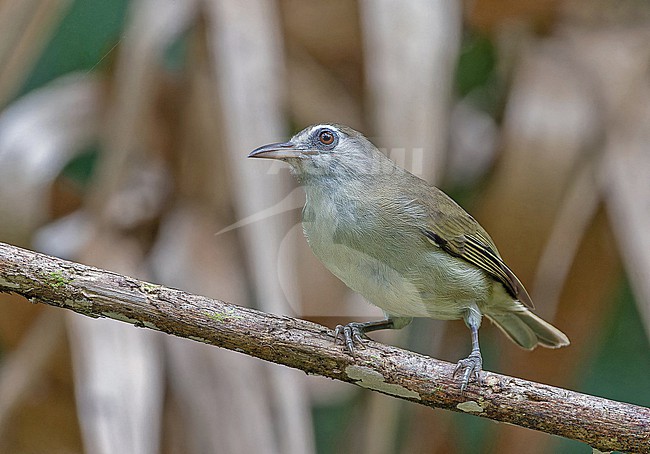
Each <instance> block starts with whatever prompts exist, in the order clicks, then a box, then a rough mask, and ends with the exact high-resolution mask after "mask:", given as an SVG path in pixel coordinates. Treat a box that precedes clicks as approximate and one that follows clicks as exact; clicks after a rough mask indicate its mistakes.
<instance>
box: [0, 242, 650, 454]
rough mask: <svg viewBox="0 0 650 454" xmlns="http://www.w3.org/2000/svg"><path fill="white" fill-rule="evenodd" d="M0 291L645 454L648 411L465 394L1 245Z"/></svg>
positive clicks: (542, 390)
mask: <svg viewBox="0 0 650 454" xmlns="http://www.w3.org/2000/svg"><path fill="white" fill-rule="evenodd" d="M0 292H13V293H17V294H19V295H22V296H24V297H25V298H27V299H29V300H30V301H32V302H41V303H45V304H49V305H51V306H58V307H64V308H67V309H71V310H73V311H75V312H78V313H80V314H83V315H87V316H89V317H108V318H113V319H116V320H121V321H124V322H127V323H132V324H134V325H135V326H138V327H146V328H150V329H154V330H158V331H163V332H165V333H169V334H173V335H175V336H180V337H186V338H189V339H194V340H197V341H199V342H204V343H206V344H212V345H216V346H218V347H223V348H227V349H229V350H235V351H238V352H241V353H244V354H247V355H251V356H255V357H257V358H261V359H264V360H267V361H271V362H274V363H278V364H284V365H285V366H289V367H293V368H296V369H300V370H303V371H305V372H306V373H308V374H317V375H322V376H324V377H329V378H333V379H336V380H341V381H345V382H349V383H354V384H356V385H358V386H362V387H364V388H368V389H372V390H375V391H379V392H381V393H384V394H389V395H392V396H394V397H397V398H400V399H405V400H410V401H412V402H416V403H419V404H422V405H427V406H430V407H435V408H444V409H448V410H454V411H461V412H465V413H471V414H474V415H476V416H481V417H484V418H489V419H493V420H495V421H501V422H507V423H511V424H516V425H518V426H522V427H527V428H530V429H535V430H539V431H543V432H547V433H550V434H555V435H561V436H563V437H567V438H572V439H575V440H579V441H583V442H585V443H587V444H589V445H590V446H592V447H594V448H597V449H599V450H601V451H611V450H617V451H627V452H650V409H648V408H645V407H639V406H636V405H631V404H627V403H622V402H616V401H612V400H608V399H603V398H600V397H594V396H589V395H586V394H581V393H577V392H574V391H569V390H566V389H561V388H555V387H552V386H548V385H544V384H541V383H535V382H530V381H526V380H521V379H518V378H514V377H508V376H505V375H499V374H494V373H491V372H484V373H483V378H484V381H485V383H484V385H483V386H482V387H479V386H477V385H476V384H470V386H469V387H468V388H467V390H466V391H465V392H464V393H461V392H460V389H459V386H458V382H457V381H456V380H454V379H453V378H452V373H453V369H454V365H453V364H451V363H447V362H444V361H439V360H436V359H433V358H428V357H426V356H422V355H418V354H415V353H412V352H409V351H405V350H401V349H399V348H395V347H391V346H389V345H383V344H380V343H377V342H372V341H368V342H367V347H366V348H365V349H359V350H357V352H358V353H357V354H356V356H355V357H352V356H350V355H349V354H348V353H346V350H345V348H344V347H343V346H341V345H335V344H334V337H333V333H332V331H331V330H330V329H328V328H326V327H324V326H321V325H317V324H314V323H311V322H307V321H304V320H299V319H295V318H291V317H287V316H282V315H273V314H267V313H264V312H260V311H257V310H254V309H249V308H245V307H240V306H236V305H234V304H230V303H226V302H223V301H219V300H213V299H210V298H206V297H203V296H198V295H193V294H190V293H185V292H182V291H180V290H176V289H171V288H168V287H163V286H160V285H155V284H150V283H148V282H143V281H139V280H137V279H134V278H131V277H128V276H123V275H120V274H117V273H113V272H110V271H105V270H100V269H97V268H93V267H89V266H85V265H81V264H79V263H74V262H69V261H66V260H61V259H58V258H54V257H50V256H47V255H43V254H38V253H35V252H31V251H28V250H25V249H20V248H17V247H14V246H10V245H8V244H4V243H0Z"/></svg>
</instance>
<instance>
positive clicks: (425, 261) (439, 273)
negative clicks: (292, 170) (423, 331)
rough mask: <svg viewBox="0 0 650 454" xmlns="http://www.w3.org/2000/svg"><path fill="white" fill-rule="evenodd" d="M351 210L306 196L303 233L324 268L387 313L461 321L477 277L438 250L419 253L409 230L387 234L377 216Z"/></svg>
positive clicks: (326, 199) (329, 200) (417, 241)
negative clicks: (458, 319) (465, 302)
mask: <svg viewBox="0 0 650 454" xmlns="http://www.w3.org/2000/svg"><path fill="white" fill-rule="evenodd" d="M314 202H315V203H314ZM353 207H354V204H353V203H352V204H350V203H347V204H346V203H337V201H336V200H335V199H333V198H330V197H321V198H319V199H317V200H314V195H313V194H311V197H310V194H309V193H308V199H307V205H306V206H305V208H304V210H303V230H304V233H305V236H306V237H307V241H308V243H309V245H310V247H311V249H312V250H313V252H314V254H315V255H316V257H318V258H319V259H320V260H321V262H322V263H323V264H324V265H325V267H326V268H327V269H328V270H330V271H331V272H332V273H333V274H334V275H335V276H337V277H338V278H339V279H341V280H342V281H343V282H344V283H345V284H346V285H347V286H348V287H350V288H351V289H353V290H355V291H357V292H358V293H360V294H361V295H363V296H364V297H365V298H366V299H367V300H368V301H369V302H371V303H373V304H374V305H376V306H378V307H380V308H381V309H383V310H384V311H386V312H387V313H389V314H393V315H396V316H407V317H432V318H438V319H455V318H459V317H461V316H462V313H463V311H464V309H465V306H463V301H467V302H470V301H472V300H473V299H474V297H475V296H476V295H475V293H476V291H477V289H475V288H474V286H473V284H472V281H473V280H475V279H476V277H477V276H478V279H479V281H480V280H481V279H482V278H483V276H482V273H480V272H478V270H474V269H472V268H471V267H469V266H466V265H465V264H463V263H460V262H459V261H458V259H456V258H454V257H451V256H449V255H448V254H447V253H445V252H443V251H440V250H434V249H431V250H422V248H423V245H422V243H421V242H420V241H421V238H419V237H416V236H415V235H414V234H412V232H411V233H404V232H403V234H399V235H394V234H391V233H390V232H389V229H386V228H385V225H383V224H385V221H384V220H382V218H381V216H378V217H373V216H372V210H355V209H353ZM382 227H383V228H382ZM468 289H469V290H468ZM478 291H481V290H478ZM468 294H469V295H468Z"/></svg>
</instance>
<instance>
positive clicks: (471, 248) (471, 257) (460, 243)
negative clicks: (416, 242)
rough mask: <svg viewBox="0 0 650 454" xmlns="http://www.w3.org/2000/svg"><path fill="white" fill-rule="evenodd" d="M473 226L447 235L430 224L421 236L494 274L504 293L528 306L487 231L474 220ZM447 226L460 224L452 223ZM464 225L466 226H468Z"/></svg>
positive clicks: (529, 304)
mask: <svg viewBox="0 0 650 454" xmlns="http://www.w3.org/2000/svg"><path fill="white" fill-rule="evenodd" d="M468 220H471V221H472V222H473V223H475V222H476V221H474V220H473V219H472V218H471V217H469V216H468ZM447 221H449V220H447ZM452 222H453V221H452ZM446 225H447V226H448V227H450V225H449V224H448V223H446ZM476 226H477V228H476V229H475V230H474V232H472V233H468V234H462V235H456V236H451V237H450V236H448V235H446V234H445V233H443V232H440V233H438V232H436V231H435V230H436V228H435V227H434V226H430V228H427V229H426V230H425V231H424V235H425V236H426V237H427V239H428V240H429V241H430V242H431V243H432V244H434V245H435V246H437V247H440V248H441V249H443V250H444V251H446V252H448V253H449V254H451V255H453V256H455V257H459V258H461V259H463V260H465V261H467V262H469V263H471V264H472V265H474V266H476V267H478V268H480V269H482V270H483V271H485V272H486V273H488V274H489V275H490V276H492V277H494V278H495V279H496V280H497V281H499V282H501V283H502V284H503V286H504V287H505V288H506V290H507V291H508V293H510V294H511V295H512V296H513V297H514V298H516V299H517V300H519V301H520V302H522V303H523V304H525V305H526V306H528V307H530V308H531V309H532V308H533V301H532V300H531V298H530V295H528V292H527V291H526V289H525V288H524V286H523V284H522V283H521V281H520V280H519V279H518V278H517V276H515V273H513V272H512V270H510V268H508V266H507V265H506V264H505V263H504V262H503V260H502V259H501V257H500V256H499V253H498V252H497V250H496V246H494V243H493V242H492V240H491V239H490V238H489V236H487V233H483V232H482V229H481V228H480V227H478V223H476ZM451 227H452V228H453V227H460V226H453V225H452V226H451ZM464 227H465V228H467V227H471V226H464ZM470 231H471V230H470Z"/></svg>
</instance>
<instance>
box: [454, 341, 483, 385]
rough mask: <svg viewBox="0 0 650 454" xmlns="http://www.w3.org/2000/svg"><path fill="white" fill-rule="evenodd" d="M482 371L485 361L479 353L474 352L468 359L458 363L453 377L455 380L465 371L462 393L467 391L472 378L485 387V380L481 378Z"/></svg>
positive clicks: (461, 383) (462, 379)
mask: <svg viewBox="0 0 650 454" xmlns="http://www.w3.org/2000/svg"><path fill="white" fill-rule="evenodd" d="M482 369H483V359H482V358H481V353H480V352H478V351H473V352H472V353H471V354H470V355H469V356H468V357H467V358H465V359H461V360H460V361H458V364H456V368H455V369H454V373H453V377H454V378H455V377H456V375H457V374H458V372H459V371H461V370H462V371H463V373H462V376H461V377H462V378H461V381H460V392H464V391H465V388H467V385H468V384H469V381H470V379H471V378H472V377H473V378H474V379H475V380H476V382H477V383H478V384H479V385H483V379H482V378H481V370H482Z"/></svg>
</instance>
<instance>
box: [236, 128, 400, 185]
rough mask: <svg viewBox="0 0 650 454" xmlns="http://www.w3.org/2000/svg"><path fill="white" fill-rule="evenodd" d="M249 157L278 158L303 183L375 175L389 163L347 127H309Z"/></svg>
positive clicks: (369, 143) (359, 134)
mask: <svg viewBox="0 0 650 454" xmlns="http://www.w3.org/2000/svg"><path fill="white" fill-rule="evenodd" d="M248 157H249V158H270V159H279V160H282V161H285V162H287V163H288V164H290V165H291V167H292V170H293V172H294V173H295V174H296V175H297V176H298V178H300V179H302V180H309V179H312V178H318V177H341V176H344V175H354V176H356V177H357V178H362V177H364V176H365V175H369V176H371V175H373V174H376V172H377V171H381V170H382V169H384V168H385V167H386V166H390V167H391V168H392V163H391V161H390V160H388V159H387V158H386V157H385V156H384V155H383V154H381V153H380V152H379V150H377V148H376V147H375V146H374V145H373V144H372V143H371V142H370V141H369V140H368V139H366V138H365V137H364V136H363V134H361V133H360V132H358V131H355V130H354V129H352V128H349V127H347V126H342V125H338V124H319V125H312V126H309V127H307V128H305V129H303V130H302V131H300V132H299V133H297V134H296V135H295V136H293V137H292V138H291V140H289V141H288V142H280V143H272V144H269V145H264V146H261V147H259V148H257V149H255V150H253V151H252V152H251V153H250V154H249V155H248Z"/></svg>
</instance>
